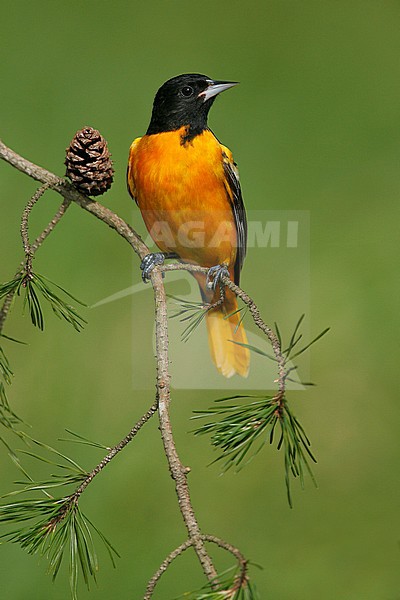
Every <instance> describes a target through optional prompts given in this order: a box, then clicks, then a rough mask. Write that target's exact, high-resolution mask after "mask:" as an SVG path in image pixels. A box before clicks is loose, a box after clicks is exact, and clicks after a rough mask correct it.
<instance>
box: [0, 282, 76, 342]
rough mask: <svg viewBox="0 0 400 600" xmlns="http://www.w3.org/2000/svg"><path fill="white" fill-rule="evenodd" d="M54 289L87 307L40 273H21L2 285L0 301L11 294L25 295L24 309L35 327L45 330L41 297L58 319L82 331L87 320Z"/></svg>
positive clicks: (0, 287) (0, 286)
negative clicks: (25, 308)
mask: <svg viewBox="0 0 400 600" xmlns="http://www.w3.org/2000/svg"><path fill="white" fill-rule="evenodd" d="M49 284H50V285H49ZM52 287H53V288H57V289H58V290H60V291H61V292H63V293H64V294H66V295H67V296H68V297H69V298H71V299H72V300H74V301H75V302H78V304H81V305H82V306H86V305H85V304H84V303H83V302H81V301H80V300H78V299H77V298H75V297H74V296H72V295H71V294H70V293H69V292H67V290H65V289H64V288H62V287H61V286H59V285H57V284H56V283H53V282H52V281H50V280H49V279H47V278H46V277H44V276H43V275H39V274H38V273H29V274H26V273H21V275H20V276H19V277H16V278H15V279H13V280H12V281H9V282H7V283H4V284H2V285H0V299H1V298H3V297H5V296H7V294H9V293H10V292H12V293H16V294H17V295H18V296H21V295H23V297H24V307H27V308H28V311H29V314H30V317H31V321H32V323H33V325H34V326H35V327H38V328H39V329H41V330H43V329H44V316H43V310H42V306H41V303H40V296H41V297H42V298H43V299H44V300H46V301H47V302H48V303H49V304H50V306H51V308H52V310H53V312H54V314H55V315H56V316H57V317H58V318H60V319H64V320H65V321H67V323H70V324H71V325H72V327H73V328H74V329H75V330H76V331H81V329H82V328H83V326H84V324H85V323H86V321H85V319H84V318H83V317H81V316H80V315H79V314H78V313H77V311H76V309H75V308H74V307H73V306H71V304H69V303H68V302H66V301H65V300H63V299H62V298H61V297H60V296H59V295H58V294H57V293H56V292H55V291H54V289H52Z"/></svg>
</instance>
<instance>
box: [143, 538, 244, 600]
mask: <svg viewBox="0 0 400 600" xmlns="http://www.w3.org/2000/svg"><path fill="white" fill-rule="evenodd" d="M201 538H202V540H203V541H204V542H210V543H212V544H216V545H217V546H219V547H220V548H222V549H223V550H226V551H227V552H230V553H231V554H233V556H234V557H235V558H236V559H237V561H238V564H239V568H240V573H239V575H238V577H237V578H236V580H235V584H234V585H235V591H237V590H238V589H240V587H242V586H243V584H244V582H245V581H246V574H247V564H248V561H247V559H246V558H245V557H244V556H243V554H242V553H241V552H240V550H239V549H238V548H235V546H232V544H228V542H225V541H224V540H221V539H220V538H217V537H216V536H215V535H202V536H201ZM192 545H193V541H192V540H190V539H189V540H186V542H184V543H183V544H181V545H180V546H178V548H175V550H173V551H172V552H170V554H168V556H167V557H166V558H165V560H163V562H162V563H161V565H160V566H159V568H158V569H157V571H156V572H155V573H154V575H153V577H152V578H151V579H150V581H149V583H148V584H147V588H146V593H145V595H144V597H143V600H150V598H151V597H152V595H153V593H154V590H155V587H156V585H157V583H158V582H159V580H160V578H161V576H162V575H163V574H164V573H165V571H166V570H167V569H168V567H169V566H170V564H171V563H172V562H173V561H174V560H175V559H176V558H178V556H180V555H181V554H182V553H183V552H185V550H187V549H188V548H190V547H191V546H192Z"/></svg>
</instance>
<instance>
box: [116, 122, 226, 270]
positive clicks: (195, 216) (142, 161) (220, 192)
mask: <svg viewBox="0 0 400 600" xmlns="http://www.w3.org/2000/svg"><path fill="white" fill-rule="evenodd" d="M183 133H184V128H182V129H181V130H179V131H171V132H166V133H161V134H156V135H151V136H144V137H142V138H140V139H139V140H138V141H137V142H135V143H134V144H133V145H132V148H131V154H130V159H129V160H130V165H129V175H128V176H129V178H130V187H131V189H134V195H135V198H136V200H137V203H138V205H139V208H140V210H141V213H142V216H143V219H144V222H145V224H146V227H147V229H148V231H149V232H150V234H151V236H152V238H153V240H154V241H155V242H156V244H157V245H158V246H159V248H160V249H161V250H163V251H165V252H176V253H177V254H178V255H179V256H180V257H181V258H182V260H185V261H187V262H195V263H198V264H200V265H203V266H206V267H209V266H213V265H215V264H220V263H223V262H225V263H227V264H228V265H229V266H231V267H233V264H234V262H235V257H236V239H237V236H236V226H235V221H234V217H233V213H232V209H231V205H230V201H229V197H228V194H227V190H226V182H225V175H224V169H223V160H222V148H221V145H220V144H219V142H218V140H217V139H216V138H215V137H214V135H213V134H212V133H211V132H210V131H204V132H203V133H202V134H200V135H198V136H196V137H195V138H194V139H193V140H192V141H191V142H187V143H186V144H184V145H183V144H182V143H181V136H182V134H183Z"/></svg>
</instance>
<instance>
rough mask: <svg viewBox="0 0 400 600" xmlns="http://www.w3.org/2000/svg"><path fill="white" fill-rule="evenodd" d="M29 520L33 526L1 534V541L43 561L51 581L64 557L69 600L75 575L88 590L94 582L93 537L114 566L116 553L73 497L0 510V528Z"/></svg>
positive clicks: (74, 591)
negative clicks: (68, 583)
mask: <svg viewBox="0 0 400 600" xmlns="http://www.w3.org/2000/svg"><path fill="white" fill-rule="evenodd" d="M30 520H36V522H35V523H33V524H32V525H30V526H26V527H19V528H17V529H14V530H13V531H10V532H9V533H6V534H3V535H2V536H1V538H3V539H4V540H5V541H8V542H12V543H17V544H20V546H21V548H23V549H24V550H26V551H27V552H28V553H29V554H38V555H39V556H44V557H46V559H47V560H48V565H49V566H48V572H49V573H50V574H51V576H52V578H53V579H55V578H56V577H57V574H58V572H59V570H60V567H61V564H62V561H63V559H64V557H65V556H66V555H68V556H69V574H70V586H71V593H72V598H73V600H77V587H78V577H79V573H81V574H82V576H83V580H84V582H85V584H86V586H87V588H88V589H89V587H90V579H91V578H92V579H93V580H94V581H96V575H97V572H98V559H97V553H96V549H95V545H94V540H93V533H96V534H97V535H98V536H99V537H100V539H101V541H102V542H103V543H104V545H105V547H106V549H107V552H108V554H109V556H110V558H111V560H112V563H113V566H115V560H114V559H115V557H116V556H119V554H118V552H117V551H116V550H115V548H114V547H113V546H112V545H111V544H110V542H109V541H108V540H107V539H106V538H105V537H104V535H103V534H102V533H101V532H100V531H99V530H98V529H97V528H96V527H95V526H94V525H93V524H92V523H91V521H89V519H88V518H87V517H86V516H85V515H84V514H83V513H82V512H81V510H80V509H79V507H78V504H77V503H76V502H74V501H73V497H69V496H67V497H63V498H58V499H56V498H41V499H28V500H19V501H18V502H14V503H11V504H5V505H3V506H0V524H9V523H14V524H15V523H18V524H19V523H24V522H25V521H30Z"/></svg>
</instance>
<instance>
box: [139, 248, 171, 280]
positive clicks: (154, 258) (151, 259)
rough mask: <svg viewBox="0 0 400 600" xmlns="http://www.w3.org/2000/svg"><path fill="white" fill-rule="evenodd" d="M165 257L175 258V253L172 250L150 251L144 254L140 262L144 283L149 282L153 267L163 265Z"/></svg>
mask: <svg viewBox="0 0 400 600" xmlns="http://www.w3.org/2000/svg"><path fill="white" fill-rule="evenodd" d="M166 258H177V255H176V254H175V253H174V252H152V253H151V254H146V256H145V257H144V258H143V259H142V262H141V263H140V268H141V270H142V279H143V282H144V283H148V282H149V280H150V276H151V272H152V270H153V269H154V267H156V266H158V265H163V264H164V261H165V259H166ZM163 277H164V273H163Z"/></svg>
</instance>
